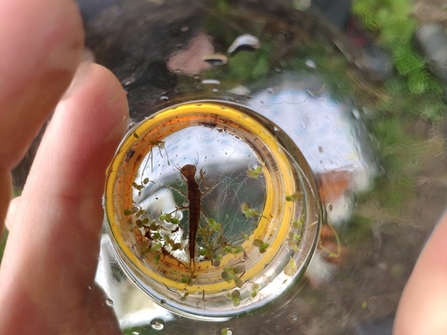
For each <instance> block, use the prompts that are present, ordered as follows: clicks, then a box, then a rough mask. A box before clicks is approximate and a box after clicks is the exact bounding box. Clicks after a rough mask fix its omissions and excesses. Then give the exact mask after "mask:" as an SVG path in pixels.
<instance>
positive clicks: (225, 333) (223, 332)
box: [220, 327, 233, 335]
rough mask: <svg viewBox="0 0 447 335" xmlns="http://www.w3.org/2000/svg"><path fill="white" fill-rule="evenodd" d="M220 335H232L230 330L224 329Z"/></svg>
mask: <svg viewBox="0 0 447 335" xmlns="http://www.w3.org/2000/svg"><path fill="white" fill-rule="evenodd" d="M220 335H233V331H232V330H231V329H230V328H228V327H225V328H222V329H221V330H220Z"/></svg>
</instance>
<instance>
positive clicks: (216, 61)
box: [202, 54, 228, 66]
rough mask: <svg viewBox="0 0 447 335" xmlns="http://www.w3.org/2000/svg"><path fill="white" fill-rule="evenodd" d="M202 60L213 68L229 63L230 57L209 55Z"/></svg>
mask: <svg viewBox="0 0 447 335" xmlns="http://www.w3.org/2000/svg"><path fill="white" fill-rule="evenodd" d="M202 59H203V60H204V61H205V62H207V63H208V64H210V65H212V66H218V65H224V64H227V62H228V57H227V56H225V55H222V54H214V55H207V56H203V57H202Z"/></svg>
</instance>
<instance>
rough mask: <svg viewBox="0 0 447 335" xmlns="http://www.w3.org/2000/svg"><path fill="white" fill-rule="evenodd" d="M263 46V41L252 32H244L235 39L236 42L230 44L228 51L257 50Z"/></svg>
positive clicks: (230, 52)
mask: <svg viewBox="0 0 447 335" xmlns="http://www.w3.org/2000/svg"><path fill="white" fill-rule="evenodd" d="M260 47H261V42H260V41H259V38H257V37H256V36H253V35H250V34H244V35H241V36H239V37H238V38H236V39H235V40H234V42H233V43H232V44H231V45H230V47H229V48H228V50H227V52H228V53H229V54H232V53H234V52H236V51H237V50H241V49H247V50H255V49H259V48H260Z"/></svg>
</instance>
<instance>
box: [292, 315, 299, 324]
mask: <svg viewBox="0 0 447 335" xmlns="http://www.w3.org/2000/svg"><path fill="white" fill-rule="evenodd" d="M298 318H299V317H298V314H292V315H291V316H290V320H291V321H292V322H297V321H298Z"/></svg>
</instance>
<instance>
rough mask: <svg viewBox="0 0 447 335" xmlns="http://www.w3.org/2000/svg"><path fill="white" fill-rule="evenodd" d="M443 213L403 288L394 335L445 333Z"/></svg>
mask: <svg viewBox="0 0 447 335" xmlns="http://www.w3.org/2000/svg"><path fill="white" fill-rule="evenodd" d="M446 238H447V213H445V214H444V216H443V217H442V219H441V221H440V222H439V224H438V226H437V227H436V229H435V230H434V232H433V234H432V236H431V237H430V239H429V241H428V242H427V244H426V246H425V248H424V250H423V251H422V253H421V255H420V256H419V259H418V261H417V263H416V265H415V267H414V269H413V273H412V274H411V276H410V279H409V280H408V282H407V284H406V286H405V289H404V291H403V294H402V297H401V300H400V303H399V307H398V309H397V315H396V319H395V323H394V331H393V334H395V335H426V334H429V335H445V334H447V243H446V241H447V240H446Z"/></svg>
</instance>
